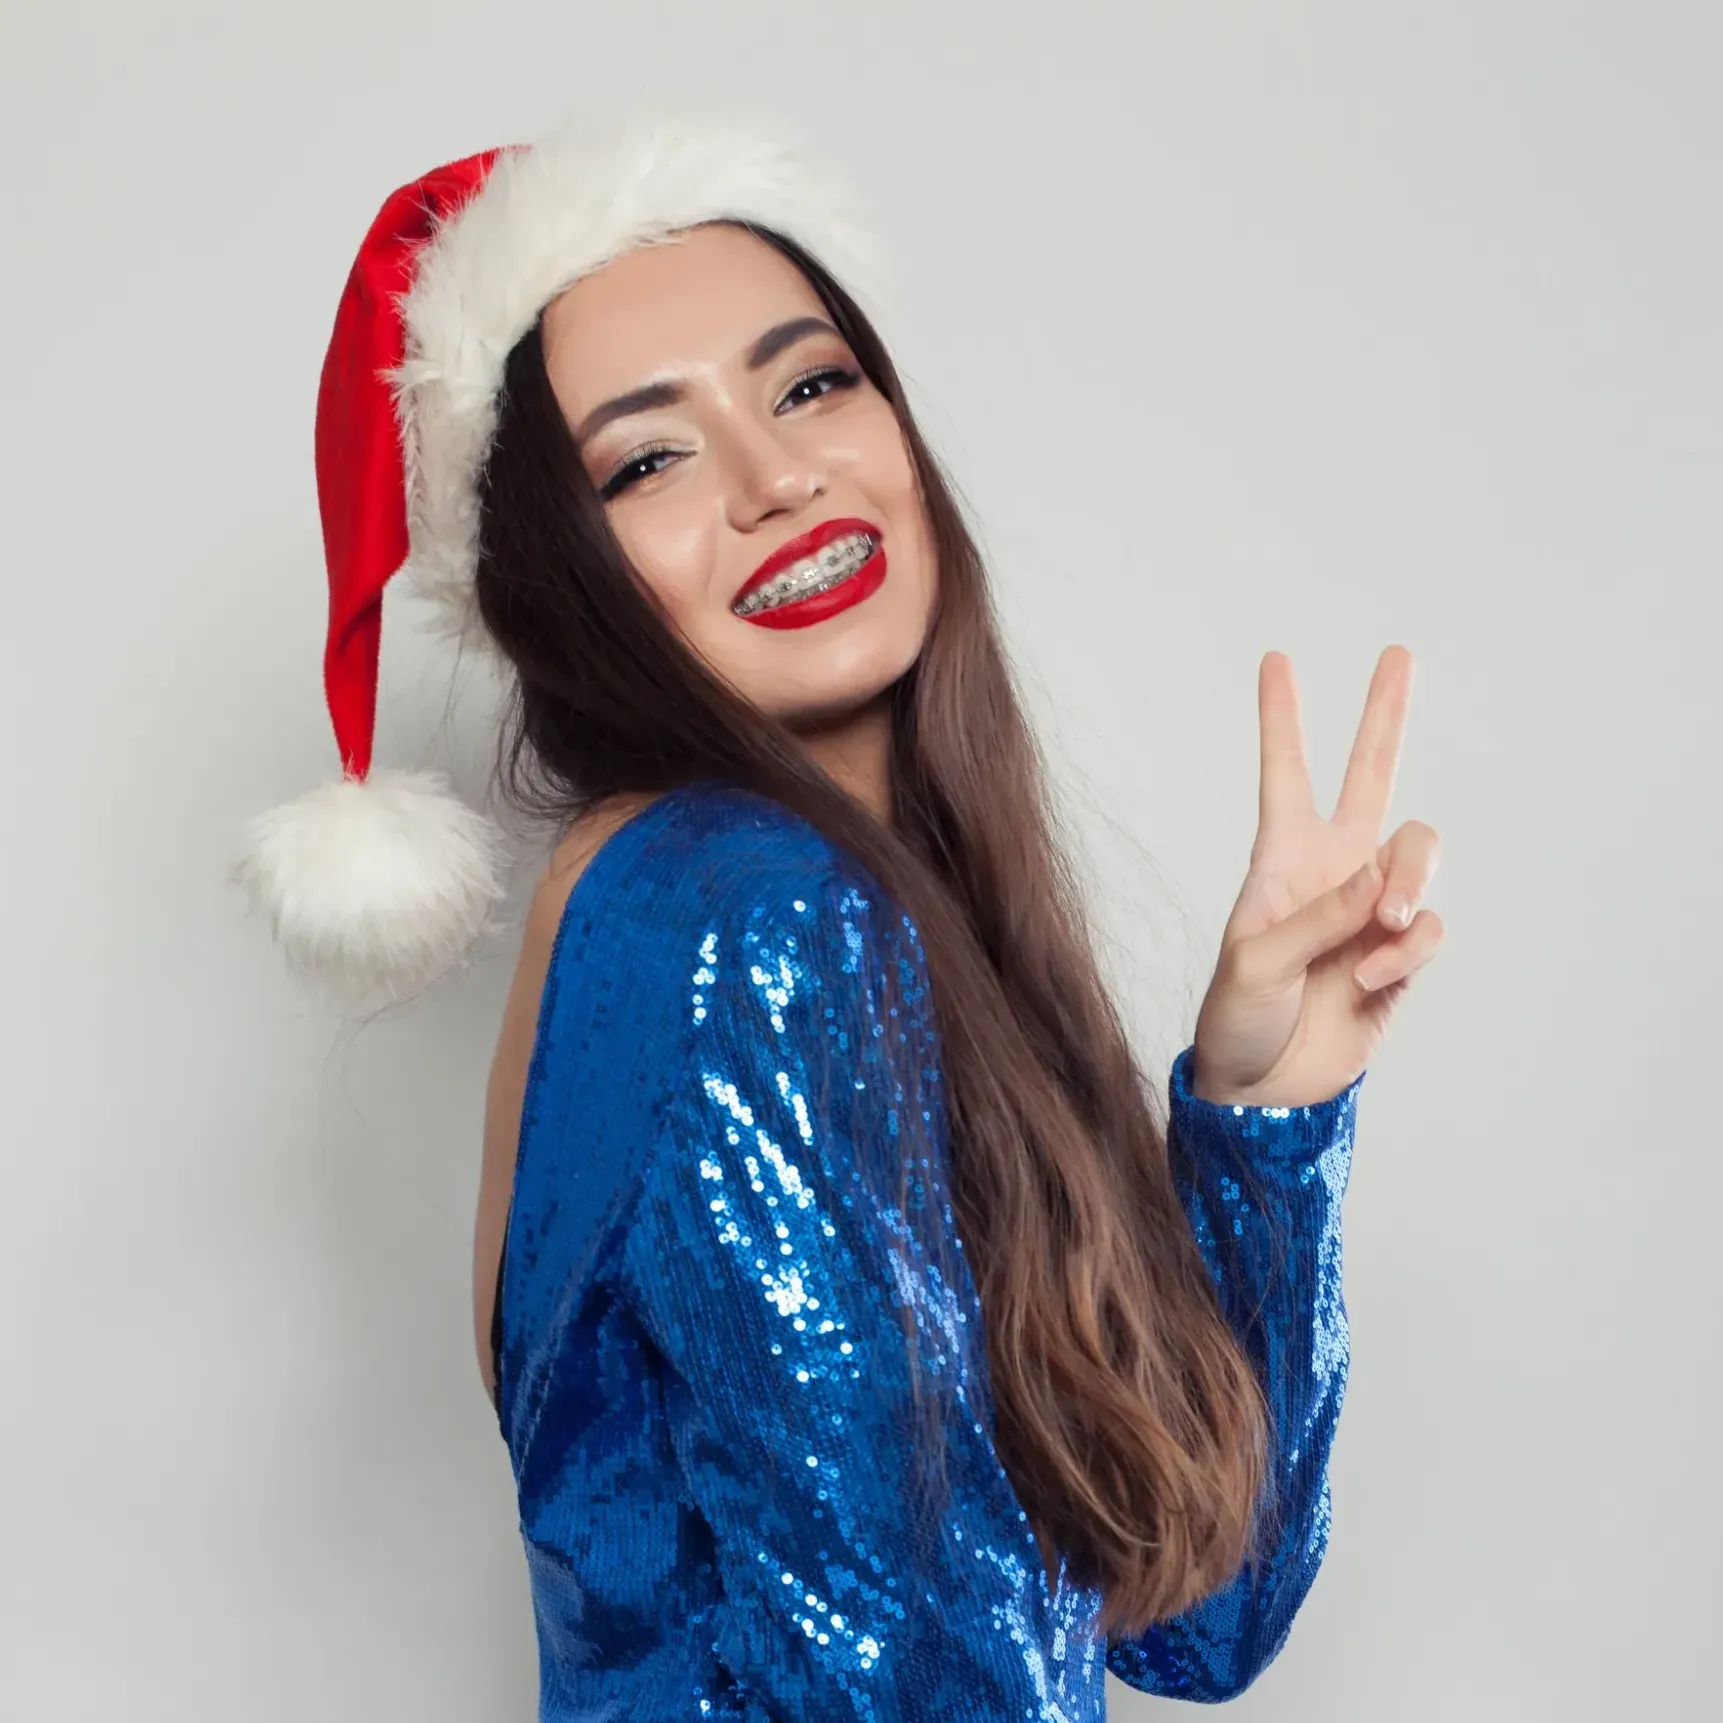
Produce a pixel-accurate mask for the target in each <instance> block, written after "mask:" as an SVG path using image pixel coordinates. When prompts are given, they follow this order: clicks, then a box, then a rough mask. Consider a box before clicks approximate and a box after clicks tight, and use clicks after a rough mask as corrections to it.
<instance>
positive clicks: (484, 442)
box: [394, 115, 881, 655]
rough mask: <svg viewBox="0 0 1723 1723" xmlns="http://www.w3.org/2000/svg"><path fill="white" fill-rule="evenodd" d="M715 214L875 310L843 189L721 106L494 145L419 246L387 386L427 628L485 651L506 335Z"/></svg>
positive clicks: (856, 222) (870, 276)
mask: <svg viewBox="0 0 1723 1723" xmlns="http://www.w3.org/2000/svg"><path fill="white" fill-rule="evenodd" d="M723 216H731V217H739V218H741V219H744V220H752V221H757V222H759V223H761V224H762V225H764V226H768V227H772V228H775V229H777V230H778V231H779V232H781V233H784V234H786V235H787V236H788V237H790V238H792V239H794V240H795V241H796V242H797V243H798V244H800V245H802V246H804V247H805V248H806V249H807V250H808V251H810V252H811V253H812V254H813V255H814V256H815V257H817V258H818V259H819V260H820V262H821V263H823V264H825V265H826V266H827V267H828V268H829V269H831V270H832V272H833V273H834V274H835V275H836V276H837V277H838V278H839V279H840V280H842V281H843V283H844V286H845V288H846V289H847V290H848V291H850V292H851V293H853V294H854V295H855V297H856V298H857V300H858V302H860V303H862V304H863V306H864V309H865V308H867V301H868V297H869V287H870V283H872V282H874V281H876V280H877V278H878V277H879V276H880V274H881V267H880V262H879V259H878V256H877V253H876V251H875V248H874V245H873V243H872V241H871V240H870V238H869V237H868V234H867V230H866V227H865V225H864V224H863V222H862V221H861V220H860V219H859V217H858V215H857V214H856V212H855V211H854V209H853V207H851V206H850V205H849V203H848V199H847V196H846V194H845V193H844V192H843V190H842V188H841V187H839V186H838V185H836V184H834V183H831V182H830V181H829V179H828V176H827V175H826V173H825V172H823V171H821V170H819V169H817V168H815V167H814V166H812V165H811V164H810V162H809V160H808V158H807V156H806V154H805V152H804V150H803V148H802V146H801V145H800V143H799V141H797V140H795V139H793V138H791V137H790V136H789V135H788V134H787V133H785V132H783V131H781V130H780V131H777V132H776V133H772V132H762V131H760V130H758V129H756V128H755V127H753V126H752V125H748V126H746V127H744V126H742V125H739V124H737V123H735V122H729V121H711V120H688V119H683V118H677V117H673V116H667V115H660V116H656V117H650V118H639V117H637V118H634V119H631V120H629V121H626V122H624V123H623V124H622V125H620V126H618V127H616V128H614V129H612V130H608V131H604V132H599V133H596V134H594V133H588V132H583V131H581V130H578V129H576V128H573V127H564V128H563V129H562V130H561V131H559V132H557V133H554V134H552V136H550V137H549V138H547V139H545V140H544V141H542V142H540V143H538V144H535V145H532V146H529V147H526V148H522V149H516V150H512V151H510V152H508V153H506V154H504V155H503V156H501V157H499V158H498V160H497V161H496V162H495V163H494V164H493V165H492V167H491V171H490V173H489V175H488V176H487V178H486V180H485V182H484V184H483V186H482V187H481V188H480V189H479V191H478V193H477V194H476V195H475V196H474V197H473V198H471V199H470V200H469V201H468V202H467V203H466V204H465V205H464V206H463V207H462V208H460V209H459V210H457V211H456V212H455V213H454V214H452V215H451V216H450V217H449V218H448V220H446V221H445V222H444V223H443V224H442V225H441V227H439V228H438V229H437V231H436V233H435V234H434V235H433V237H432V238H431V240H430V241H428V242H427V243H426V245H425V246H424V247H423V248H422V249H421V251H420V253H419V255H418V258H417V261H416V264H415V273H414V280H413V285H412V288H411V289H410V291H409V292H408V293H407V295H406V296H405V299H404V301H403V310H404V313H405V323H406V357H405V359H404V361H403V363H402V364H401V366H400V368H399V369H398V370H397V371H396V373H395V375H394V383H395V401H396V413H397V417H398V420H399V424H400V429H401V441H402V449H403V453H404V457H405V465H406V474H407V515H408V524H409V533H410V546H411V548H410V551H409V554H408V559H407V562H406V564H405V566H404V568H403V570H402V573H403V574H404V575H405V576H406V585H407V586H408V588H409V589H410V590H412V591H415V592H417V593H418V594H420V596H421V597H423V598H425V599H428V600H429V601H430V605H431V612H430V616H429V619H428V620H429V626H430V629H431V631H432V632H433V633H436V634H438V635H441V636H444V637H446V638H448V639H451V640H453V641H456V642H458V643H460V644H461V645H462V646H464V647H471V648H473V649H475V650H477V651H478V652H479V653H480V654H481V655H484V654H487V653H489V652H491V651H492V646H491V642H490V639H489V636H488V634H487V633H486V631H485V629H484V628H483V626H482V624H481V622H480V619H479V616H478V610H477V605H476V602H475V599H474V590H473V571H474V565H475V558H476V552H477V542H478V498H477V485H478V479H479V474H480V472H481V471H482V469H483V465H484V460H485V456H486V453H487V451H488V450H489V448H490V441H491V436H492V434H493V432H494V431H495V428H496V409H497V398H498V392H499V390H500V387H501V384H502V375H503V366H504V363H505V362H506V361H507V359H508V355H509V352H510V350H511V349H512V348H513V347H514V345H515V343H516V342H517V341H518V340H519V339H520V338H521V336H523V335H524V334H525V333H526V332H527V330H528V329H530V328H531V327H532V324H533V321H534V319H536V318H537V316H538V314H539V313H540V312H541V311H542V310H543V309H544V308H545V306H546V305H548V304H549V303H550V302H551V300H553V299H555V298H556V297H557V295H558V294H559V293H561V292H562V291H563V290H564V288H566V287H569V286H570V285H572V284H573V283H574V282H575V281H577V280H578V279H580V277H581V276H583V275H587V274H590V273H591V272H592V271H593V270H595V269H597V268H599V267H601V266H602V265H603V264H605V263H608V262H609V261H610V260H611V259H612V258H614V257H618V256H620V255H621V254H622V253H624V252H626V251H629V250H632V249H633V248H634V247H636V246H639V245H643V244H651V243H653V242H654V241H655V240H660V239H663V238H664V237H665V236H666V235H668V234H670V233H673V232H675V231H676V230H677V229H680V228H686V227H691V226H694V225H696V224H697V223H700V222H704V221H712V220H714V219H717V218H719V217H723Z"/></svg>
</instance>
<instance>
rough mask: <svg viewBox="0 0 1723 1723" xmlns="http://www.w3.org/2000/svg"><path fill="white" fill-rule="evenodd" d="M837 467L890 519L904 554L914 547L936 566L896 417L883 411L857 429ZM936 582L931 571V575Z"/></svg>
mask: <svg viewBox="0 0 1723 1723" xmlns="http://www.w3.org/2000/svg"><path fill="white" fill-rule="evenodd" d="M832 464H833V466H834V468H837V467H841V468H842V469H843V471H844V476H845V477H846V478H847V479H848V480H849V481H850V482H851V483H853V484H854V485H855V487H856V488H857V490H859V491H860V492H861V493H862V494H863V495H864V496H865V497H867V498H868V499H869V500H870V501H871V502H873V503H874V504H875V505H876V506H877V507H878V508H879V509H880V510H882V511H883V512H884V513H885V514H887V515H889V516H890V519H889V521H887V522H883V523H882V524H884V525H885V526H886V527H887V528H888V531H889V532H890V534H891V536H892V537H893V538H895V539H896V540H897V543H898V545H899V547H900V548H907V547H908V546H910V545H913V546H914V547H915V550H916V553H917V559H918V560H925V561H928V562H931V558H932V534H931V529H930V525H929V522H928V520H927V517H926V511H925V510H924V508H923V507H922V501H921V489H920V486H919V485H918V484H917V483H916V477H915V463H914V462H913V461H912V460H911V459H910V454H909V449H908V447H907V446H906V445H905V443H904V440H903V432H902V430H901V428H900V427H899V425H898V422H897V418H896V415H895V414H893V413H892V411H891V409H890V408H889V407H887V406H885V405H884V403H883V402H882V404H881V411H880V412H879V413H878V414H876V415H872V416H870V417H869V418H868V419H866V420H865V421H862V422H860V423H858V424H857V425H855V426H854V427H853V428H852V430H851V433H850V435H849V436H848V437H847V438H846V439H845V444H844V447H843V448H842V450H841V451H834V453H833V460H832ZM927 573H928V576H929V578H931V570H928V571H927Z"/></svg>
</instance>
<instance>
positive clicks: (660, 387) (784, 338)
mask: <svg viewBox="0 0 1723 1723" xmlns="http://www.w3.org/2000/svg"><path fill="white" fill-rule="evenodd" d="M810 335H839V331H838V329H837V328H836V326H835V325H833V324H831V323H829V322H827V321H826V319H825V318H823V317H792V318H790V319H789V321H788V322H785V323H774V324H773V325H772V327H771V328H770V329H768V330H767V331H766V333H765V334H764V335H762V336H761V337H760V338H759V339H758V340H757V341H756V342H755V343H754V345H753V346H752V347H750V348H749V349H748V357H747V359H746V361H745V363H746V365H747V367H748V369H749V370H750V371H758V370H759V369H760V368H761V367H762V366H763V365H769V364H771V362H772V361H773V360H774V359H775V358H777V356H778V355H779V354H780V353H782V352H783V350H784V349H785V348H786V347H790V346H793V345H794V344H795V343H796V342H798V341H802V340H805V339H806V338H807V337H808V336H810ZM840 339H841V335H840ZM686 393H687V391H686V390H685V389H684V388H683V387H682V385H681V384H680V383H671V382H664V383H643V384H642V385H641V386H640V387H639V388H638V389H630V390H629V391H628V392H627V394H625V395H616V396H613V397H612V398H611V399H610V400H608V401H605V402H602V403H601V404H600V405H598V406H596V407H594V408H593V409H592V411H591V412H590V413H588V414H587V415H586V417H585V418H584V419H582V420H581V421H580V424H579V426H578V427H577V429H576V430H575V433H574V442H575V447H576V448H580V447H583V446H584V445H585V444H587V443H588V442H590V441H591V440H592V438H593V437H595V436H597V435H598V433H599V432H600V431H602V430H603V429H604V427H605V426H606V425H608V424H609V423H610V422H611V421H612V420H613V419H625V418H627V417H628V415H629V414H630V413H644V412H645V411H646V410H647V409H648V408H649V407H669V406H673V405H674V404H675V403H676V402H678V401H680V400H681V399H683V397H684V395H685V394H686Z"/></svg>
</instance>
